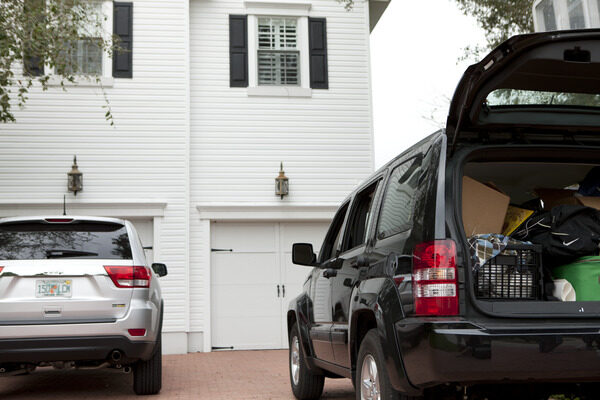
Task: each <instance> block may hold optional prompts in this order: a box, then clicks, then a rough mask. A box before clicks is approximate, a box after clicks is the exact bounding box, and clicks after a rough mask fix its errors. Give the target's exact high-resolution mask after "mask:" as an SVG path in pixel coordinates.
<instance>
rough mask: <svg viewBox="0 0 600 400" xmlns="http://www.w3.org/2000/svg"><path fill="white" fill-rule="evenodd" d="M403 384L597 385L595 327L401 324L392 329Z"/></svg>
mask: <svg viewBox="0 0 600 400" xmlns="http://www.w3.org/2000/svg"><path fill="white" fill-rule="evenodd" d="M395 330H396V334H397V337H398V344H399V346H400V350H401V353H402V359H403V361H404V366H405V369H406V373H407V375H408V379H409V381H410V382H411V383H412V384H413V385H415V386H417V387H421V388H423V387H428V386H433V385H436V384H440V383H444V382H458V383H478V382H522V381H539V382H564V381H573V382H583V381H600V323H599V324H598V325H597V326H585V327H580V328H575V327H569V328H568V329H566V328H565V326H564V325H563V326H562V327H561V326H557V327H547V326H544V327H543V329H542V328H540V327H537V328H535V329H532V328H528V329H521V330H518V329H515V328H513V329H511V330H508V329H503V330H499V329H495V330H490V329H484V328H481V327H478V326H476V325H473V324H470V323H467V322H464V321H460V322H456V323H448V322H444V323H438V322H423V321H422V320H421V321H419V320H417V319H415V320H413V321H411V319H406V320H402V321H399V322H397V323H396V325H395Z"/></svg>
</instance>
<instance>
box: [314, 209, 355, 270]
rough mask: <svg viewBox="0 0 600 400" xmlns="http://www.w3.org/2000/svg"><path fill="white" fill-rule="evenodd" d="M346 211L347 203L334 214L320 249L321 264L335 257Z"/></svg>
mask: <svg viewBox="0 0 600 400" xmlns="http://www.w3.org/2000/svg"><path fill="white" fill-rule="evenodd" d="M347 211H348V203H346V204H344V205H343V206H342V207H341V208H340V210H339V211H338V212H337V213H336V214H335V217H334V218H333V222H332V223H331V226H330V227H329V231H327V236H326V237H325V241H324V242H323V248H322V249H321V254H320V260H321V262H323V261H326V260H329V259H331V258H333V257H335V256H336V255H337V254H336V253H337V251H338V250H339V247H340V241H341V236H342V226H343V225H344V219H345V218H346V212H347Z"/></svg>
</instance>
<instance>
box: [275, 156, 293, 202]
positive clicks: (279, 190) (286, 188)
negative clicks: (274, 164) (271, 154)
mask: <svg viewBox="0 0 600 400" xmlns="http://www.w3.org/2000/svg"><path fill="white" fill-rule="evenodd" d="M289 192H290V184H289V179H288V177H287V176H285V172H284V171H283V162H282V163H281V164H280V165H279V176H278V177H277V178H275V194H276V195H277V196H280V197H281V198H282V199H283V196H287V195H288V194H289Z"/></svg>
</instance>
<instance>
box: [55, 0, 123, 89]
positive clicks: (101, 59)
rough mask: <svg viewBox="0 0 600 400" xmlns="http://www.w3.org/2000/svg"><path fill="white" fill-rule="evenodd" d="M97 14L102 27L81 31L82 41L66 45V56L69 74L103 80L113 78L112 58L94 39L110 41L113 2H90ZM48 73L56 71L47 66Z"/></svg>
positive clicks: (105, 0)
mask: <svg viewBox="0 0 600 400" xmlns="http://www.w3.org/2000/svg"><path fill="white" fill-rule="evenodd" d="M90 5H91V6H92V8H93V10H94V12H95V13H96V14H97V16H98V18H99V21H100V22H101V26H100V27H93V28H92V27H89V28H88V27H84V28H82V29H81V31H80V39H79V40H77V41H75V42H73V43H65V49H64V56H65V58H66V61H67V65H69V67H68V68H67V72H69V73H71V74H73V75H97V76H100V77H102V78H111V77H112V58H111V57H110V55H109V54H108V52H106V51H104V50H103V49H102V48H101V47H100V46H99V45H98V43H97V41H95V40H94V39H98V38H103V39H104V40H110V38H111V36H112V29H113V1H112V0H90ZM46 68H47V71H49V72H50V74H52V73H53V72H54V71H53V69H52V68H51V67H50V66H46Z"/></svg>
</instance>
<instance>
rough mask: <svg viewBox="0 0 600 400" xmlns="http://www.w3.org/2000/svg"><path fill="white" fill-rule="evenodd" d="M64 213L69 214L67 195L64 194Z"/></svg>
mask: <svg viewBox="0 0 600 400" xmlns="http://www.w3.org/2000/svg"><path fill="white" fill-rule="evenodd" d="M63 215H67V195H65V194H63Z"/></svg>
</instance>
